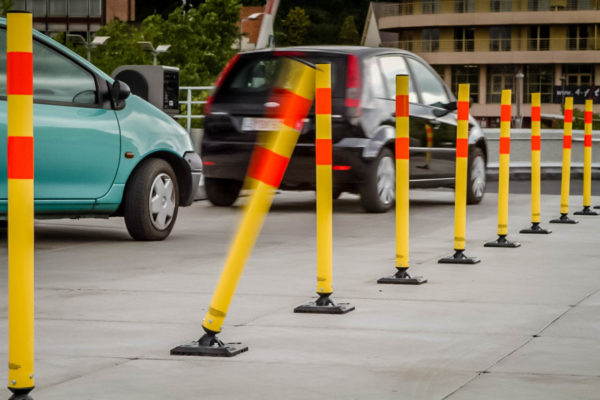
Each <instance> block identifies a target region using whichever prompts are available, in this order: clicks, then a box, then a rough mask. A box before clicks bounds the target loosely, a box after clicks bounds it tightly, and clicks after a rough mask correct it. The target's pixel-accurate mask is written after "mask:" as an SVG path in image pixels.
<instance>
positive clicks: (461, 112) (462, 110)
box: [456, 101, 469, 121]
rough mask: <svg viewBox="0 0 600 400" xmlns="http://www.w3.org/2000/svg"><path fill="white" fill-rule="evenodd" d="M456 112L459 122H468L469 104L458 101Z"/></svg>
mask: <svg viewBox="0 0 600 400" xmlns="http://www.w3.org/2000/svg"><path fill="white" fill-rule="evenodd" d="M457 107H458V110H457V111H456V114H457V115H456V116H457V119H458V120H459V121H468V120H469V102H468V101H459V102H458V103H457Z"/></svg>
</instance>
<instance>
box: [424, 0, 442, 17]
mask: <svg viewBox="0 0 600 400" xmlns="http://www.w3.org/2000/svg"><path fill="white" fill-rule="evenodd" d="M439 13H440V0H423V14H439Z"/></svg>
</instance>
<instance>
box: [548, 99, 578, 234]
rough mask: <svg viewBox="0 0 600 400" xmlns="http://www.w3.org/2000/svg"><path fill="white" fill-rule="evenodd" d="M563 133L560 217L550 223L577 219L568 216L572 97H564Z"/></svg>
mask: <svg viewBox="0 0 600 400" xmlns="http://www.w3.org/2000/svg"><path fill="white" fill-rule="evenodd" d="M564 121H565V122H564V135H563V163H562V177H561V185H560V217H559V218H556V219H553V220H552V221H550V223H551V224H576V223H578V222H579V221H576V220H574V219H571V218H569V191H570V187H569V186H570V184H571V139H572V137H571V134H572V131H573V98H572V97H566V98H565V120H564Z"/></svg>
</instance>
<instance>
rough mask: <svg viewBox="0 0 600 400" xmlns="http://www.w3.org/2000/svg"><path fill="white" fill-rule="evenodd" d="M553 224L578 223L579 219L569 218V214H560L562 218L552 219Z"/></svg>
mask: <svg viewBox="0 0 600 400" xmlns="http://www.w3.org/2000/svg"><path fill="white" fill-rule="evenodd" d="M550 223H551V224H578V223H579V221H576V220H574V219H571V218H569V216H568V215H567V214H560V218H556V219H553V220H552V221H550Z"/></svg>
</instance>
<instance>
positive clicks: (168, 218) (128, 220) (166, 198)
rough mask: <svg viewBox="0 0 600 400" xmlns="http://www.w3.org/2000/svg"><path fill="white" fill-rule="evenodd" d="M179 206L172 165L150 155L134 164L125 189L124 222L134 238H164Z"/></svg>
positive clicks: (147, 239) (169, 231)
mask: <svg viewBox="0 0 600 400" xmlns="http://www.w3.org/2000/svg"><path fill="white" fill-rule="evenodd" d="M178 209H179V186H178V184H177V177H176V176H175V172H174V171H173V168H172V167H171V165H169V163H168V162H166V161H165V160H161V159H158V158H151V159H148V160H145V161H143V162H142V164H141V165H140V166H139V167H137V168H136V170H135V171H134V173H133V175H132V177H131V178H130V181H129V183H128V184H127V188H126V189H125V203H124V207H123V213H124V216H125V225H126V226H127V231H129V234H130V235H131V237H133V238H134V239H135V240H145V241H150V240H163V239H165V238H166V237H167V236H169V234H170V233H171V230H172V229H173V226H174V225H175V220H176V219H177V211H178Z"/></svg>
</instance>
